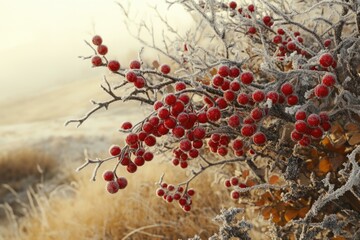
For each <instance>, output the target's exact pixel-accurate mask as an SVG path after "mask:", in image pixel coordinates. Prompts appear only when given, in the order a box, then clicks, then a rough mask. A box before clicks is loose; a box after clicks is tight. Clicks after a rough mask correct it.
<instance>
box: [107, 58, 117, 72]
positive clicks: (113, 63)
mask: <svg viewBox="0 0 360 240" xmlns="http://www.w3.org/2000/svg"><path fill="white" fill-rule="evenodd" d="M108 68H109V70H110V71H112V72H117V71H118V70H119V69H120V63H119V62H118V61H116V60H112V61H110V62H109V63H108Z"/></svg>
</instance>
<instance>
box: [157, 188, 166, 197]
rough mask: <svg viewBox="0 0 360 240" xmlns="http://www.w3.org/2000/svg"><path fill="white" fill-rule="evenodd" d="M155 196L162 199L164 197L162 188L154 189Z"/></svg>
mask: <svg viewBox="0 0 360 240" xmlns="http://www.w3.org/2000/svg"><path fill="white" fill-rule="evenodd" d="M156 195H157V196H158V197H162V196H164V195H165V191H164V190H163V189H162V188H158V189H156Z"/></svg>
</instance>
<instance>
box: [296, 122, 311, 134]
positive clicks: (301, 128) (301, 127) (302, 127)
mask: <svg viewBox="0 0 360 240" xmlns="http://www.w3.org/2000/svg"><path fill="white" fill-rule="evenodd" d="M295 129H296V131H298V132H299V133H306V132H307V130H308V126H307V124H306V122H304V121H303V120H298V121H296V122H295Z"/></svg>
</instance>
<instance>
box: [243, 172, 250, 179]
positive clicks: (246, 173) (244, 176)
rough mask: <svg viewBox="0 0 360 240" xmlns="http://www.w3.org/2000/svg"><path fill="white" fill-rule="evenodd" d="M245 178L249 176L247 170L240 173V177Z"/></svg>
mask: <svg viewBox="0 0 360 240" xmlns="http://www.w3.org/2000/svg"><path fill="white" fill-rule="evenodd" d="M247 176H249V170H244V171H242V177H243V178H244V179H245V178H246V177H247Z"/></svg>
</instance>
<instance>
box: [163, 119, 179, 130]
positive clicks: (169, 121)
mask: <svg viewBox="0 0 360 240" xmlns="http://www.w3.org/2000/svg"><path fill="white" fill-rule="evenodd" d="M164 125H165V127H167V128H168V129H173V128H174V127H175V126H176V120H175V118H173V117H169V118H167V119H165V120H164Z"/></svg>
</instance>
